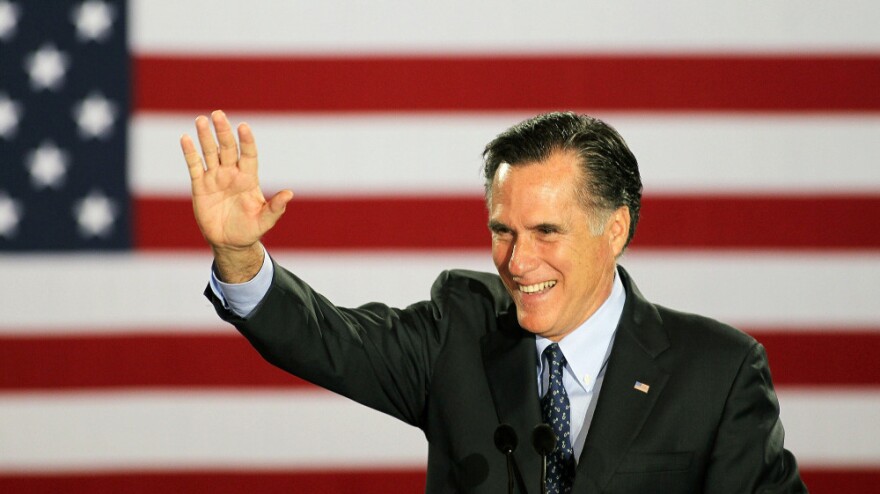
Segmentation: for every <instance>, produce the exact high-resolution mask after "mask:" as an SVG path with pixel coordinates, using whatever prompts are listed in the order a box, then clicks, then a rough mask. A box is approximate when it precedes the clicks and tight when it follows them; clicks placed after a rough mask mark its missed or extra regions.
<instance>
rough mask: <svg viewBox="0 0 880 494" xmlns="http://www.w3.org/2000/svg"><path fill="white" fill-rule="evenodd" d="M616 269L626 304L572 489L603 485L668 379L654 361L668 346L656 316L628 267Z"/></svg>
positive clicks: (615, 467)
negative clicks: (640, 386)
mask: <svg viewBox="0 0 880 494" xmlns="http://www.w3.org/2000/svg"><path fill="white" fill-rule="evenodd" d="M618 272H619V273H620V274H621V279H622V281H623V283H624V287H625V288H626V293H627V298H626V304H625V306H624V309H623V315H622V317H621V320H620V323H619V324H618V328H617V333H616V335H615V338H614V346H613V348H612V350H611V355H610V357H609V360H608V368H607V369H606V372H605V378H604V381H603V383H602V388H601V390H600V391H599V401H598V402H597V404H596V412H595V414H594V415H593V421H592V423H591V425H590V430H589V433H588V435H587V439H586V442H585V443H584V449H583V451H582V452H581V456H580V461H579V462H578V469H577V475H576V478H575V492H578V491H579V490H580V489H584V488H585V487H586V486H590V487H594V488H596V487H598V488H599V489H601V488H602V487H604V486H605V485H606V484H607V482H608V481H609V480H610V479H611V476H612V474H613V473H614V471H615V470H616V469H617V465H618V464H619V463H620V461H621V459H622V458H623V456H624V454H625V453H626V452H627V450H628V449H629V446H630V444H631V443H632V441H633V440H634V439H635V437H636V436H637V435H638V434H639V431H641V429H642V426H643V425H644V423H645V420H646V419H647V417H648V415H649V414H650V413H651V409H652V408H653V407H654V403H655V402H656V401H657V398H658V397H659V396H660V394H661V393H662V392H663V388H664V386H665V385H666V380H667V378H668V375H667V374H666V373H665V372H664V371H663V370H662V369H661V368H660V367H658V366H657V364H656V362H655V358H656V357H657V356H658V355H659V354H660V353H662V352H663V351H664V350H665V349H666V348H667V347H668V346H669V341H668V338H667V336H666V333H665V331H664V330H663V326H662V321H661V320H660V316H659V314H658V313H657V311H656V309H655V308H654V306H653V305H651V304H650V303H648V302H647V301H646V300H645V299H644V297H642V294H641V293H640V292H639V290H638V288H637V287H636V286H635V284H634V283H633V282H632V281H631V279H630V277H629V275H628V274H627V273H626V271H624V270H623V268H619V271H618ZM637 381H638V382H639V383H644V384H646V385H648V386H650V388H649V389H648V391H647V393H646V392H643V391H640V390H638V389H635V386H636V382H637Z"/></svg>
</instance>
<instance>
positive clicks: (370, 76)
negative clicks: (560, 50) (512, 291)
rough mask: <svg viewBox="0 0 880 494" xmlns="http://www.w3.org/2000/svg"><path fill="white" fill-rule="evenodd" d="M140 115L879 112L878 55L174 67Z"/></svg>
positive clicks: (142, 86)
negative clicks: (217, 110) (223, 111)
mask: <svg viewBox="0 0 880 494" xmlns="http://www.w3.org/2000/svg"><path fill="white" fill-rule="evenodd" d="M134 74H135V88H134V108H135V111H186V112H204V111H206V110H211V109H214V108H224V109H227V110H242V111H270V112H273V111H279V112H281V111H284V112H291V111H293V112H315V111H317V112H335V111H357V112H369V111H394V112H400V111H453V110H476V111H493V110H528V111H543V110H547V109H561V108H564V109H568V108H576V109H589V110H638V111H670V110H672V111H675V110H686V111H731V110H734V111H736V110H741V111H786V112H788V111H829V110H832V111H876V110H878V109H880V91H877V88H878V87H880V57H878V56H876V55H864V56H862V55H786V56H760V55H747V56H746V55H742V56H739V55H718V56H701V55H681V56H659V55H658V56H648V55H645V56H628V55H608V56H602V55H595V56H555V55H548V56H492V57H488V56H460V57H454V56H450V57H431V56H424V57H405V56H404V57H370V56H358V57H294V56H290V57H248V58H234V57H228V58H223V57H213V58H205V57H171V56H140V57H137V58H136V59H135V61H134Z"/></svg>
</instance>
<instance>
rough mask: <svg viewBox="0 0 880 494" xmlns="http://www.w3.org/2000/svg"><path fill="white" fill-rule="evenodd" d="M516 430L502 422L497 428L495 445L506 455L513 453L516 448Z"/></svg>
mask: <svg viewBox="0 0 880 494" xmlns="http://www.w3.org/2000/svg"><path fill="white" fill-rule="evenodd" d="M516 444H517V438H516V431H515V430H513V427H511V426H509V425H507V424H501V425H499V426H498V428H496V429H495V447H496V448H498V451H501V452H502V453H504V454H505V455H509V454H511V453H513V451H514V450H515V449H516Z"/></svg>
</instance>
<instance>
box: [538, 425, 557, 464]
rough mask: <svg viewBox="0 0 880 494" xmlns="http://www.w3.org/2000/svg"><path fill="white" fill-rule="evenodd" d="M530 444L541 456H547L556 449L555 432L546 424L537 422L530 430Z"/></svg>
mask: <svg viewBox="0 0 880 494" xmlns="http://www.w3.org/2000/svg"><path fill="white" fill-rule="evenodd" d="M532 446H534V448H535V451H537V452H538V454H539V455H541V456H547V455H549V454H550V453H552V452H553V450H554V449H556V434H554V433H553V429H552V428H551V427H550V426H549V425H547V424H538V425H536V426H535V429H534V430H533V431H532Z"/></svg>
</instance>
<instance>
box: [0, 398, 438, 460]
mask: <svg viewBox="0 0 880 494" xmlns="http://www.w3.org/2000/svg"><path fill="white" fill-rule="evenodd" d="M0 438H2V441H0V472H2V471H7V472H8V471H17V472H23V471H45V470H48V469H51V470H70V471H76V470H85V471H101V470H122V469H133V468H150V469H160V470H179V469H192V468H199V467H203V468H211V469H214V468H220V469H222V468H232V469H241V468H246V469H250V468H281V467H301V468H309V467H312V468H314V467H327V468H332V467H337V468H338V467H346V468H358V467H375V466H382V465H387V466H391V465H394V466H401V467H406V466H419V467H421V466H424V464H425V459H426V454H425V453H426V449H427V447H426V442H425V438H424V435H423V434H422V432H421V431H419V430H418V429H416V428H413V427H409V426H406V425H404V424H403V423H402V422H398V421H396V420H394V419H393V418H391V417H389V416H387V415H384V414H381V413H378V412H375V411H373V410H370V409H368V408H366V407H364V406H361V405H358V404H355V403H354V402H351V401H349V400H346V399H344V398H340V397H337V396H334V395H331V394H330V393H327V392H323V391H307V392H304V391H296V392H294V391H288V392H262V393H250V392H240V393H233V392H226V393H224V392H211V393H207V392H206V393H202V392H192V391H181V392H173V391H168V392H140V391H138V392H119V393H82V394H64V393H61V394H34V395H31V394H23V395H16V394H13V395H0Z"/></svg>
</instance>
